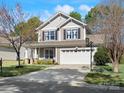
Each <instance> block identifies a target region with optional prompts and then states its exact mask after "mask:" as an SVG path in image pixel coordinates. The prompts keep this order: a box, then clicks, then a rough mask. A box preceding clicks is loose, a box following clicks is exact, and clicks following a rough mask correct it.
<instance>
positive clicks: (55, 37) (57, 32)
mask: <svg viewBox="0 0 124 93" xmlns="http://www.w3.org/2000/svg"><path fill="white" fill-rule="evenodd" d="M57 33H58V31H57V30H56V32H55V36H56V37H55V38H56V40H57V39H58V34H57Z"/></svg>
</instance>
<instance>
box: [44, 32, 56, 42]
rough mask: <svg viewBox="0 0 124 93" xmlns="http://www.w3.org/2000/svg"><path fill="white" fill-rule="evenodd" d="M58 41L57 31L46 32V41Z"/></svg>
mask: <svg viewBox="0 0 124 93" xmlns="http://www.w3.org/2000/svg"><path fill="white" fill-rule="evenodd" d="M56 39H57V31H45V32H44V40H45V41H47V40H56Z"/></svg>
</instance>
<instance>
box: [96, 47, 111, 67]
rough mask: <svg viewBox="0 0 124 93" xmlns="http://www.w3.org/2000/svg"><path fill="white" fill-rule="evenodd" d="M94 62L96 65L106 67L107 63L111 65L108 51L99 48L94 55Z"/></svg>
mask: <svg viewBox="0 0 124 93" xmlns="http://www.w3.org/2000/svg"><path fill="white" fill-rule="evenodd" d="M94 61H95V63H96V65H105V64H106V63H110V58H109V56H108V54H107V50H106V49H105V48H103V47H100V48H98V51H97V52H96V53H95V55H94Z"/></svg>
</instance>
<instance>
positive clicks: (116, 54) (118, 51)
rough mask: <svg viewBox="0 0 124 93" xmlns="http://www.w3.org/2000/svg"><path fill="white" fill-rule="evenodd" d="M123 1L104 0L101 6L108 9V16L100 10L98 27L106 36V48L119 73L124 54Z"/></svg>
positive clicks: (114, 68)
mask: <svg viewBox="0 0 124 93" xmlns="http://www.w3.org/2000/svg"><path fill="white" fill-rule="evenodd" d="M122 3H124V1H122V0H104V2H102V3H101V4H102V5H104V6H107V7H108V11H109V13H108V14H105V13H104V11H105V10H104V8H102V7H101V8H100V10H99V11H100V14H101V16H100V17H98V18H97V22H98V23H97V26H99V30H100V31H101V32H102V33H104V35H105V48H106V49H107V51H108V56H109V58H110V60H111V62H112V65H113V71H114V72H119V61H120V59H121V57H122V55H123V53H124V45H123V44H124V9H123V6H121V4H122Z"/></svg>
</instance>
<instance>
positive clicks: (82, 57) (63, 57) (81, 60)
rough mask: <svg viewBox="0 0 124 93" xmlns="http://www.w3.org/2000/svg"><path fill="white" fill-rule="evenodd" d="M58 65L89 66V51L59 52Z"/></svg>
mask: <svg viewBox="0 0 124 93" xmlns="http://www.w3.org/2000/svg"><path fill="white" fill-rule="evenodd" d="M60 64H90V51H81V49H79V51H75V50H74V51H72V50H65V51H63V50H61V52H60Z"/></svg>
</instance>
